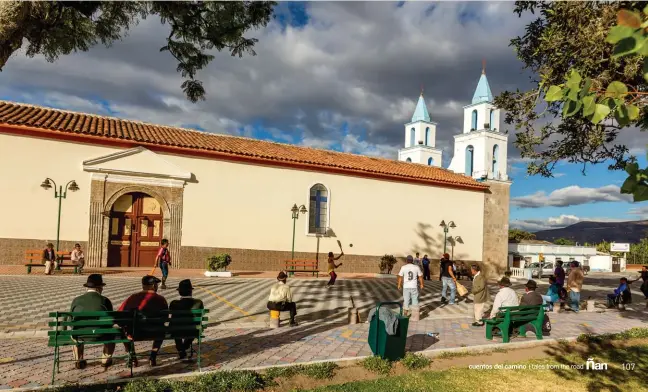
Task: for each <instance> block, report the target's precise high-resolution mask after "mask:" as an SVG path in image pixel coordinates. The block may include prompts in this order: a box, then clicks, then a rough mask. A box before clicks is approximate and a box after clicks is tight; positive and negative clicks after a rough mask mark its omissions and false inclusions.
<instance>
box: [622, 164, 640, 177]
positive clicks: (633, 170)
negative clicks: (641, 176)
mask: <svg viewBox="0 0 648 392" xmlns="http://www.w3.org/2000/svg"><path fill="white" fill-rule="evenodd" d="M625 171H626V173H628V174H630V175H631V176H634V175H635V174H637V172H638V171H639V164H638V163H636V162H632V163H627V164H626V167H625Z"/></svg>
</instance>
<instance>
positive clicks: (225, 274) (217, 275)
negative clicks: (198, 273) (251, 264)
mask: <svg viewBox="0 0 648 392" xmlns="http://www.w3.org/2000/svg"><path fill="white" fill-rule="evenodd" d="M205 276H207V277H209V278H231V277H232V276H233V275H232V273H231V272H229V271H205Z"/></svg>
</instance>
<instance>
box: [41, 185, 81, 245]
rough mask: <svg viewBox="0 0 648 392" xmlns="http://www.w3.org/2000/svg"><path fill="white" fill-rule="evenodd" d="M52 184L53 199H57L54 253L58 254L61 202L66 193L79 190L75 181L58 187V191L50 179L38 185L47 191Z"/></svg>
mask: <svg viewBox="0 0 648 392" xmlns="http://www.w3.org/2000/svg"><path fill="white" fill-rule="evenodd" d="M50 182H51V183H53V184H54V197H55V198H57V199H58V201H59V203H58V219H57V220H56V251H57V252H58V250H59V238H60V234H61V201H63V199H65V198H66V197H67V191H68V190H70V191H72V192H76V191H78V190H79V186H78V185H77V183H76V181H74V180H72V181H70V182H68V183H67V184H65V187H62V186H59V187H58V190H57V189H56V182H54V180H52V179H51V178H46V179H45V181H43V183H42V184H41V185H40V186H41V188H43V189H45V190H48V189H51V188H52V184H51V183H50Z"/></svg>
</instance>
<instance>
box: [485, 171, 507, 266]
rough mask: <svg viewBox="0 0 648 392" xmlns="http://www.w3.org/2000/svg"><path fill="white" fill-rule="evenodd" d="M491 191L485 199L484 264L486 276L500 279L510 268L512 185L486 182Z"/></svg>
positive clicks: (501, 182)
mask: <svg viewBox="0 0 648 392" xmlns="http://www.w3.org/2000/svg"><path fill="white" fill-rule="evenodd" d="M484 182H485V184H486V185H488V186H489V191H488V192H487V193H486V197H485V198H484V245H483V247H484V248H483V249H484V251H483V255H482V258H483V262H482V263H480V265H481V266H482V269H483V270H484V271H485V272H486V273H485V275H486V276H488V277H490V278H498V277H501V276H502V275H503V274H504V271H506V269H507V266H508V230H509V202H510V198H511V183H510V182H508V181H496V180H486V181H484Z"/></svg>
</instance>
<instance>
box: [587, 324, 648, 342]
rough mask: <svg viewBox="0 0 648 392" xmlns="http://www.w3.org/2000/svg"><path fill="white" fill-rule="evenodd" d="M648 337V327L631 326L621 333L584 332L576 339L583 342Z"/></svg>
mask: <svg viewBox="0 0 648 392" xmlns="http://www.w3.org/2000/svg"><path fill="white" fill-rule="evenodd" d="M646 338H648V328H639V327H635V328H630V329H629V330H627V331H623V332H619V333H604V334H600V335H595V334H591V333H584V334H581V335H579V336H578V338H576V341H578V342H581V343H604V342H609V341H612V340H628V339H646Z"/></svg>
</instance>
